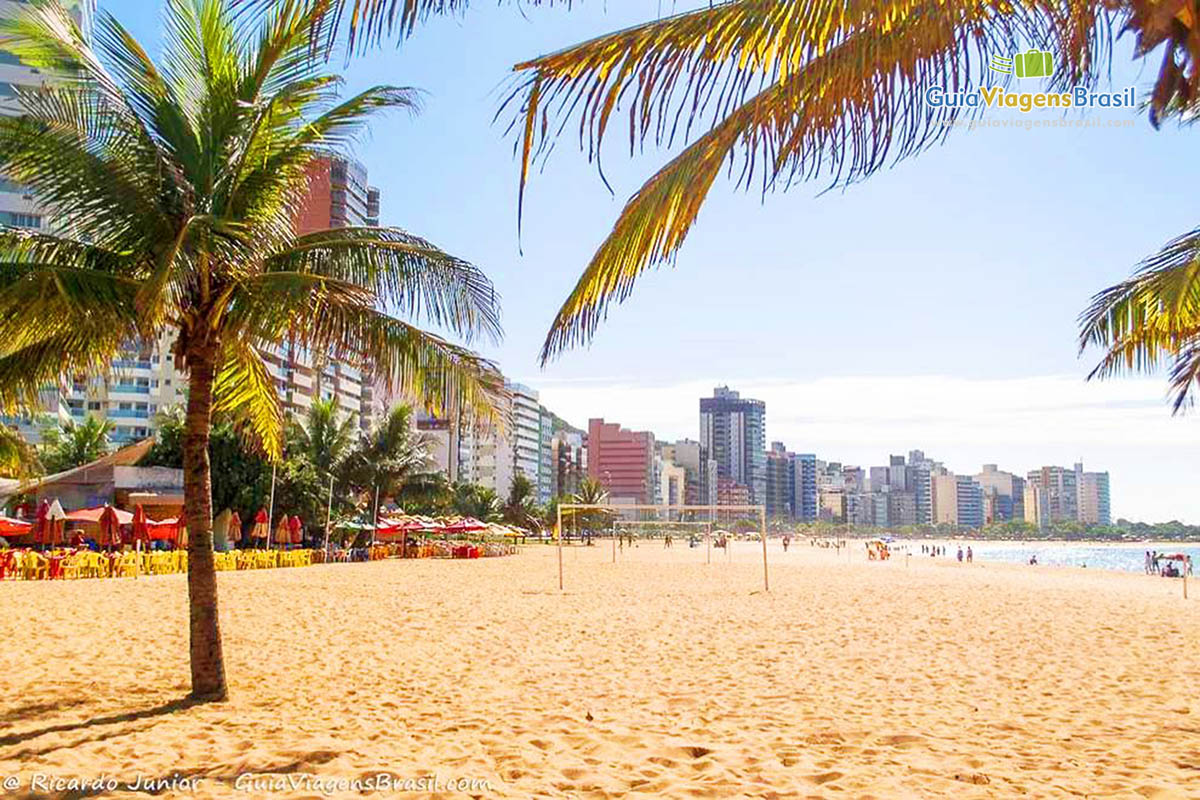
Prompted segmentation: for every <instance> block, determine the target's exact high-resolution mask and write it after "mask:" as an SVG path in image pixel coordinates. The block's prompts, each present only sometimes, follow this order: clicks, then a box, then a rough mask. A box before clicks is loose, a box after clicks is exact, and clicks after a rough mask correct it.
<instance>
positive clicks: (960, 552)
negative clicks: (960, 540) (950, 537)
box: [958, 544, 963, 564]
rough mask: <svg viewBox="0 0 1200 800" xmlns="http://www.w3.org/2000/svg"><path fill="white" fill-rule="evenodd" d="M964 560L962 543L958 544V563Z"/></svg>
mask: <svg viewBox="0 0 1200 800" xmlns="http://www.w3.org/2000/svg"><path fill="white" fill-rule="evenodd" d="M962 560H963V551H962V545H961V544H960V545H959V546H958V563H960V564H961V563H962Z"/></svg>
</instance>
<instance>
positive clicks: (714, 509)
mask: <svg viewBox="0 0 1200 800" xmlns="http://www.w3.org/2000/svg"><path fill="white" fill-rule="evenodd" d="M564 511H566V512H569V514H570V515H571V516H574V515H576V514H577V513H578V512H581V511H583V512H598V513H601V514H613V515H617V518H618V519H620V518H621V517H623V516H624V515H625V514H634V515H636V514H637V513H639V512H642V511H653V512H657V513H660V514H665V515H666V517H667V519H665V520H657V521H636V522H630V523H629V524H642V525H645V524H647V523H648V522H657V523H659V524H662V525H667V524H674V525H679V524H681V523H683V522H685V520H684V517H685V516H687V515H692V514H707V515H708V519H707V520H693V521H694V522H696V523H704V524H707V525H710V526H711V525H712V524H715V522H716V520H717V518H718V515H722V514H730V513H738V512H742V513H746V512H751V513H754V514H757V515H758V532H759V539H760V540H761V542H762V565H763V591H764V592H769V591H771V584H770V576H769V574H768V571H767V507H766V506H763V505H729V506H722V505H642V504H632V503H630V504H626V503H560V504H559V506H558V509H557V517H558V519H557V522H556V524H555V526H554V538H555V539H556V540H557V544H558V588H559V591H562V590H563V588H564V585H565V583H564V580H563V512H564ZM672 514H678V515H679V520H678V521H672V520H671V515H672ZM614 532H615V531H614ZM710 538H711V537H710ZM613 546H614V547H615V546H616V544H615V541H614V545H613ZM728 546H729V545H728V544H727V545H726V547H728Z"/></svg>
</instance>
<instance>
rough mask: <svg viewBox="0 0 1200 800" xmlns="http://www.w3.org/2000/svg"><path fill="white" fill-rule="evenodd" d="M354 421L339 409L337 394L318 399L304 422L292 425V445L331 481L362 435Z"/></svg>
mask: <svg viewBox="0 0 1200 800" xmlns="http://www.w3.org/2000/svg"><path fill="white" fill-rule="evenodd" d="M339 416H340V417H341V418H340V419H339ZM354 422H355V421H354V418H353V417H352V416H350V415H349V414H341V415H340V414H339V413H338V405H337V400H336V399H335V398H329V399H328V400H314V401H313V404H312V406H311V407H310V408H309V409H308V413H307V414H306V415H305V418H304V423H303V424H297V425H295V426H294V428H293V429H292V432H291V437H290V438H291V441H290V442H289V449H290V450H291V451H292V452H293V453H295V454H297V455H300V456H302V457H303V458H304V459H306V460H307V461H308V463H309V464H311V465H312V467H313V469H314V470H315V471H316V474H317V476H318V477H320V478H321V479H323V480H324V481H326V482H328V481H329V478H330V477H331V476H333V475H335V474H336V473H337V472H338V470H340V469H341V467H342V465H343V463H344V462H345V461H346V459H347V457H349V455H350V453H351V452H352V451H353V449H354V445H355V444H356V440H357V438H358V430H357V428H356V427H355V424H354Z"/></svg>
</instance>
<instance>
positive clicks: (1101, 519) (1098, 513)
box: [1075, 463, 1112, 525]
mask: <svg viewBox="0 0 1200 800" xmlns="http://www.w3.org/2000/svg"><path fill="white" fill-rule="evenodd" d="M1075 488H1076V492H1077V493H1078V499H1077V500H1076V503H1075V507H1076V511H1077V513H1078V515H1079V521H1080V522H1082V523H1083V524H1084V525H1111V524H1112V507H1111V500H1110V498H1109V489H1108V473H1107V472H1084V471H1083V464H1082V463H1076V464H1075Z"/></svg>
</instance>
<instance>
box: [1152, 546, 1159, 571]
mask: <svg viewBox="0 0 1200 800" xmlns="http://www.w3.org/2000/svg"><path fill="white" fill-rule="evenodd" d="M1150 574H1151V575H1158V574H1159V569H1158V551H1157V550H1151V551H1150Z"/></svg>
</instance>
